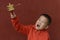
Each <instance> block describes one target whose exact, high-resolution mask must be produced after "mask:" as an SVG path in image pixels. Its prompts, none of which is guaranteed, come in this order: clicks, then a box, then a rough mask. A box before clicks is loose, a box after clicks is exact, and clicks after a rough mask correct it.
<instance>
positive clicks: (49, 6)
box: [0, 0, 60, 40]
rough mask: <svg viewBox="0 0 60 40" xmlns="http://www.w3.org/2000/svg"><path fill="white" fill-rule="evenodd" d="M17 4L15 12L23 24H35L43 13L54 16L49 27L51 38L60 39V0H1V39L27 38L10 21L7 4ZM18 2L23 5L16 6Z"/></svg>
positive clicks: (53, 39)
mask: <svg viewBox="0 0 60 40" xmlns="http://www.w3.org/2000/svg"><path fill="white" fill-rule="evenodd" d="M9 2H11V3H13V4H14V5H15V8H16V10H15V13H16V14H17V16H18V17H19V20H20V22H21V23H22V24H27V25H28V24H34V23H35V21H36V20H37V19H38V17H39V16H40V14H41V13H48V14H49V15H50V16H51V17H52V24H51V25H50V27H49V32H50V37H51V40H60V0H0V40H26V38H27V36H26V35H23V34H22V33H18V32H17V31H15V29H14V28H13V26H12V24H11V22H10V15H9V12H8V11H7V9H6V5H7V4H8V3H9ZM18 3H21V5H19V6H16V5H17V4H18Z"/></svg>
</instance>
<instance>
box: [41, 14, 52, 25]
mask: <svg viewBox="0 0 60 40" xmlns="http://www.w3.org/2000/svg"><path fill="white" fill-rule="evenodd" d="M41 16H44V17H46V18H47V19H48V25H50V24H51V17H50V16H49V15H48V14H41Z"/></svg>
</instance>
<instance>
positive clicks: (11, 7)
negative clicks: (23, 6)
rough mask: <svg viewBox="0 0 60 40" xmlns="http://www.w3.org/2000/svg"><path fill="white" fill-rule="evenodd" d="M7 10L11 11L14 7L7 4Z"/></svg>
mask: <svg viewBox="0 0 60 40" xmlns="http://www.w3.org/2000/svg"><path fill="white" fill-rule="evenodd" d="M7 9H8V11H13V10H14V5H13V4H11V3H9V5H7Z"/></svg>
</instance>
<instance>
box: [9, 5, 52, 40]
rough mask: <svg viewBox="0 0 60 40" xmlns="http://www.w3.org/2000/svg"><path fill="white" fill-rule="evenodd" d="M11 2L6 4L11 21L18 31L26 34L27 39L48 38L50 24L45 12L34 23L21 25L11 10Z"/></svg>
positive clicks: (43, 39) (47, 39)
mask: <svg viewBox="0 0 60 40" xmlns="http://www.w3.org/2000/svg"><path fill="white" fill-rule="evenodd" d="M13 10H14V7H13V5H12V4H9V5H8V11H9V12H10V16H11V22H12V24H13V26H14V28H15V30H17V31H18V32H22V33H24V34H26V35H27V36H28V40H50V39H49V33H48V30H47V29H48V26H49V25H50V24H51V18H50V16H49V15H47V14H41V15H40V17H39V19H38V20H37V21H36V23H35V25H23V24H20V23H19V20H18V18H17V16H16V14H15V13H14V12H13Z"/></svg>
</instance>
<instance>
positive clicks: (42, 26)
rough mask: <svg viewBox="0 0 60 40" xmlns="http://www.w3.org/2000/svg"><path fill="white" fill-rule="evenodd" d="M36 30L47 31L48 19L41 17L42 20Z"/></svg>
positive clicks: (38, 22)
mask: <svg viewBox="0 0 60 40" xmlns="http://www.w3.org/2000/svg"><path fill="white" fill-rule="evenodd" d="M35 28H36V29H37V30H42V29H47V28H48V19H47V18H46V17H44V16H40V18H39V19H38V20H37V21H36V24H35Z"/></svg>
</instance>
